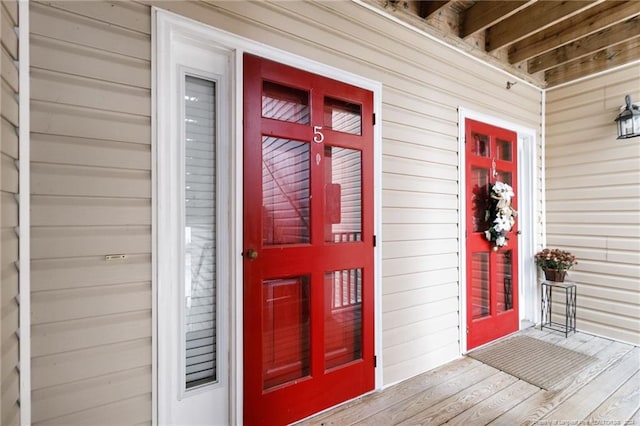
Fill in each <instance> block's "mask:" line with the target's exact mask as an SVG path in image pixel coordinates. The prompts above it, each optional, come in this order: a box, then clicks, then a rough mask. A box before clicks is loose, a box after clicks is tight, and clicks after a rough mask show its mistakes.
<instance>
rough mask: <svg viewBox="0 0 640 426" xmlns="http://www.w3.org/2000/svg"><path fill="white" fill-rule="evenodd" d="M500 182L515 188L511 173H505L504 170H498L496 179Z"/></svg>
mask: <svg viewBox="0 0 640 426" xmlns="http://www.w3.org/2000/svg"><path fill="white" fill-rule="evenodd" d="M496 179H497V180H499V181H500V182H504V183H506V184H508V185H510V186H513V184H512V183H511V172H504V171H502V170H498V176H497V177H496Z"/></svg>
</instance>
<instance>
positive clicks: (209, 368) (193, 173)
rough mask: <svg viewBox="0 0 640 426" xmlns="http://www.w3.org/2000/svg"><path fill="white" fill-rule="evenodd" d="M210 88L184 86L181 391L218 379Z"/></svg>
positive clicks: (193, 82) (189, 80)
mask: <svg viewBox="0 0 640 426" xmlns="http://www.w3.org/2000/svg"><path fill="white" fill-rule="evenodd" d="M215 89H216V87H215V83H213V82H211V81H207V80H202V79H199V78H195V77H186V82H185V200H184V202H185V230H184V231H185V259H184V264H185V296H186V297H185V299H186V300H185V302H186V306H185V315H186V319H185V330H186V336H185V339H186V387H187V388H191V387H194V386H198V385H201V384H204V383H208V382H214V381H216V380H217V376H216V375H217V365H216V363H217V354H216V268H215V265H216V245H215V243H216V239H215V232H216V226H215V225H216V208H215V207H216V206H215V193H216V192H215V190H216V180H215V176H216V169H215V128H216V123H215V119H216V117H215V110H214V107H215V95H216V94H215Z"/></svg>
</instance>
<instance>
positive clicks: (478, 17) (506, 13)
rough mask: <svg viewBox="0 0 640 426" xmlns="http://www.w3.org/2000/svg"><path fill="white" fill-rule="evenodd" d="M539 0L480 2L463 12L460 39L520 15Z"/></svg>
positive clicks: (488, 0) (489, 0)
mask: <svg viewBox="0 0 640 426" xmlns="http://www.w3.org/2000/svg"><path fill="white" fill-rule="evenodd" d="M536 1H537V0H527V1H491V0H487V1H480V2H478V3H476V4H474V5H473V6H471V7H470V8H469V9H467V10H466V11H464V12H463V16H462V19H461V21H462V25H461V27H460V38H465V37H469V36H470V35H473V34H475V33H477V32H480V31H482V30H485V29H487V28H488V27H490V26H492V25H495V24H497V23H498V22H500V21H502V20H504V19H507V18H508V17H510V16H512V15H514V14H516V13H518V12H519V11H521V10H523V9H524V8H526V7H527V6H530V5H531V4H533V3H535V2H536Z"/></svg>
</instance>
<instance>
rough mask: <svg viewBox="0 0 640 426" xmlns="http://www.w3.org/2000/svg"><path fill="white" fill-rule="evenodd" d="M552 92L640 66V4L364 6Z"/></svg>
mask: <svg viewBox="0 0 640 426" xmlns="http://www.w3.org/2000/svg"><path fill="white" fill-rule="evenodd" d="M364 1H367V2H369V3H371V4H376V5H378V6H379V7H382V8H385V7H388V5H389V4H393V5H398V4H402V7H393V8H388V9H387V10H392V12H393V13H395V14H397V15H398V17H399V18H401V19H403V20H405V21H406V22H407V23H409V24H410V25H414V26H417V27H419V28H421V29H423V30H425V31H427V32H428V33H430V34H433V35H435V36H436V37H439V38H441V39H442V40H443V41H445V42H447V43H450V44H452V45H454V46H456V47H459V48H462V49H463V50H466V51H468V52H470V53H471V54H475V55H476V56H478V57H479V58H481V59H483V60H485V61H488V62H490V63H492V64H494V65H496V63H497V64H499V65H500V66H502V67H503V68H504V69H506V70H507V71H509V72H512V73H513V74H514V75H518V76H521V77H522V76H523V75H524V76H525V77H524V78H526V79H527V80H529V81H532V82H536V83H537V84H539V85H540V86H541V87H550V86H553V85H557V84H561V83H564V82H567V81H570V80H572V79H576V78H580V77H584V76H587V75H589V74H592V73H595V72H600V71H604V70H606V69H608V68H611V67H615V66H619V65H623V64H626V63H629V62H632V61H636V60H640V0H570V1H560V0H517V1H516V0H506V1H500V0H449V1H424V0H401V1H400V2H397V1H394V0H364Z"/></svg>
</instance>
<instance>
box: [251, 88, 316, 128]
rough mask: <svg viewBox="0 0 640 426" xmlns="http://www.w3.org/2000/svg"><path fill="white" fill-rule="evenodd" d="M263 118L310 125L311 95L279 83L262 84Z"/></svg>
mask: <svg viewBox="0 0 640 426" xmlns="http://www.w3.org/2000/svg"><path fill="white" fill-rule="evenodd" d="M262 116H263V117H266V118H274V119H276V120H282V121H289V122H292V123H299V124H309V119H310V118H309V93H308V92H306V91H304V90H299V89H294V88H292V87H287V86H283V85H281V84H277V83H271V82H269V81H265V82H263V83H262Z"/></svg>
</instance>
